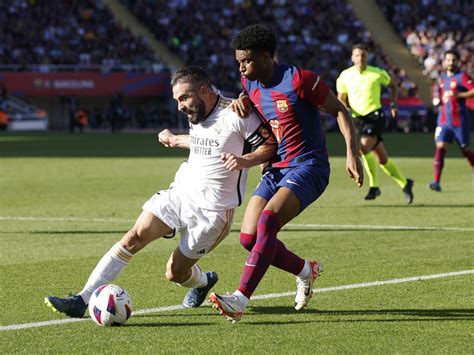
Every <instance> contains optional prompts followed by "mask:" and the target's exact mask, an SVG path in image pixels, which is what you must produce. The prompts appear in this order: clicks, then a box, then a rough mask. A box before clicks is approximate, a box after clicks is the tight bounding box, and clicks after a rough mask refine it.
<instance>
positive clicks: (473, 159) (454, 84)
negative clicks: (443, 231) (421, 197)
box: [428, 50, 474, 192]
mask: <svg viewBox="0 0 474 355" xmlns="http://www.w3.org/2000/svg"><path fill="white" fill-rule="evenodd" d="M443 64H444V67H445V69H446V73H445V74H443V75H441V78H440V83H439V99H438V101H439V102H435V101H434V100H433V101H434V102H433V103H434V104H435V105H436V104H439V105H440V107H439V113H438V123H437V127H436V131H435V142H436V152H435V156H434V181H433V182H431V183H430V184H429V185H428V187H429V188H430V189H431V190H434V191H438V192H440V191H441V185H440V180H441V173H442V171H443V167H444V156H445V155H446V151H447V150H448V146H449V144H450V143H453V140H455V141H456V143H457V144H458V145H459V148H460V149H461V153H462V155H463V156H464V157H465V158H466V159H467V160H468V162H469V164H470V165H471V169H472V173H473V179H474V153H473V152H472V150H471V148H470V143H471V142H470V141H471V139H470V138H471V128H470V117H469V111H468V110H467V107H466V99H467V98H470V97H474V82H473V80H472V79H471V78H470V77H469V76H468V75H467V74H466V73H464V72H461V71H460V70H459V64H460V57H459V53H458V52H457V51H455V50H449V51H446V53H445V54H444V62H443ZM473 181H474V180H473Z"/></svg>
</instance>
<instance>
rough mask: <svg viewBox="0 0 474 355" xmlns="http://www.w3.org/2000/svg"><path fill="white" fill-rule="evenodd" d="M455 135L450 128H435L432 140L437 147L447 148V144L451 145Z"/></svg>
mask: <svg viewBox="0 0 474 355" xmlns="http://www.w3.org/2000/svg"><path fill="white" fill-rule="evenodd" d="M454 137H455V134H454V131H453V129H452V128H451V127H448V126H437V127H436V129H435V134H434V139H435V143H436V146H437V147H440V148H447V146H448V144H451V143H453V140H454Z"/></svg>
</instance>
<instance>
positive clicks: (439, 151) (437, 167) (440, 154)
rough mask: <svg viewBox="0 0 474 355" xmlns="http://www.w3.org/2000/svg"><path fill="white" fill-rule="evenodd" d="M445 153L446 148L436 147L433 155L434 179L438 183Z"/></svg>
mask: <svg viewBox="0 0 474 355" xmlns="http://www.w3.org/2000/svg"><path fill="white" fill-rule="evenodd" d="M445 154H446V150H445V149H443V148H436V151H435V156H434V181H435V182H437V183H438V184H439V181H440V180H441V172H442V171H443V167H444V155H445Z"/></svg>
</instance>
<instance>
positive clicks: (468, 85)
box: [461, 73, 474, 91]
mask: <svg viewBox="0 0 474 355" xmlns="http://www.w3.org/2000/svg"><path fill="white" fill-rule="evenodd" d="M461 86H462V87H463V88H464V89H466V90H467V91H469V90H472V89H474V81H473V80H472V78H471V77H469V75H467V74H466V73H462V75H461Z"/></svg>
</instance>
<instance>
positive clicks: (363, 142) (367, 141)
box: [360, 135, 378, 154]
mask: <svg viewBox="0 0 474 355" xmlns="http://www.w3.org/2000/svg"><path fill="white" fill-rule="evenodd" d="M377 142H378V138H377V137H374V136H369V135H362V136H361V137H360V149H361V151H362V153H364V154H368V153H370V152H371V151H372V150H373V148H374V147H375V145H376V144H377Z"/></svg>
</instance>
